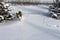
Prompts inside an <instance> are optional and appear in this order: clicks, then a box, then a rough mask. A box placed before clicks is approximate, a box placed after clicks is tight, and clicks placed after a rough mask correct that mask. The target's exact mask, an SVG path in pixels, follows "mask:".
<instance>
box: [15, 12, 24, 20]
mask: <svg viewBox="0 0 60 40" xmlns="http://www.w3.org/2000/svg"><path fill="white" fill-rule="evenodd" d="M16 16H17V18H18V19H19V20H20V21H21V20H22V16H23V15H22V12H21V11H19V12H18V13H16Z"/></svg>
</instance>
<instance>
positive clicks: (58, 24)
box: [0, 5, 60, 40]
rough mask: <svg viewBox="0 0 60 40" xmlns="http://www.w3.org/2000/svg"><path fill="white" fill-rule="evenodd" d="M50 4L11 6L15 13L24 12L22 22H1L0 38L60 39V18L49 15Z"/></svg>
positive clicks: (20, 39)
mask: <svg viewBox="0 0 60 40" xmlns="http://www.w3.org/2000/svg"><path fill="white" fill-rule="evenodd" d="M48 8H49V7H48V6H46V5H38V6H34V5H30V6H27V5H26V6H23V5H22V6H20V5H16V6H10V8H9V9H12V11H11V12H13V14H15V13H16V12H18V11H19V10H21V11H22V13H23V19H22V22H20V21H19V20H12V21H8V22H6V23H3V24H2V23H0V40H60V20H58V19H54V18H51V17H49V14H48Z"/></svg>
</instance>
